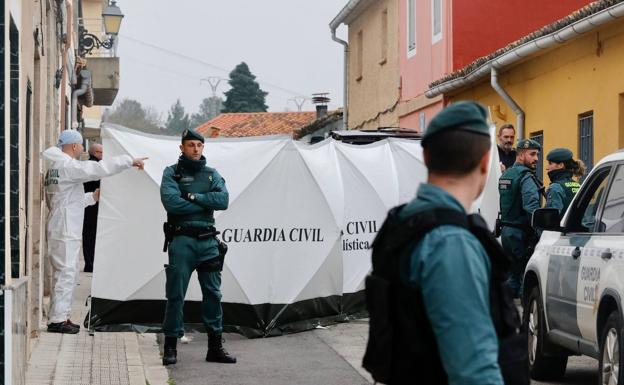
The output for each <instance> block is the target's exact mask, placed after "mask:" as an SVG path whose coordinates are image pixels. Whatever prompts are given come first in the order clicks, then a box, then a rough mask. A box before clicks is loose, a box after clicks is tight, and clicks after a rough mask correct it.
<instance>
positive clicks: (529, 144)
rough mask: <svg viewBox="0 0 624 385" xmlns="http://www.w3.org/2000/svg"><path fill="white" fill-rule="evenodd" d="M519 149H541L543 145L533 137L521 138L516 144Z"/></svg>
mask: <svg viewBox="0 0 624 385" xmlns="http://www.w3.org/2000/svg"><path fill="white" fill-rule="evenodd" d="M516 149H518V150H541V149H542V146H541V145H540V144H539V143H537V142H536V141H534V140H533V139H520V140H519V141H518V145H517V146H516Z"/></svg>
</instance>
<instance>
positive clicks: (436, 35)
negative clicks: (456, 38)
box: [431, 0, 444, 45]
mask: <svg viewBox="0 0 624 385" xmlns="http://www.w3.org/2000/svg"><path fill="white" fill-rule="evenodd" d="M436 1H439V2H440V32H438V33H436V32H435V17H436V14H435V2H436ZM443 15H444V1H443V0H431V44H432V45H433V44H436V43H438V42H440V41H441V40H442V36H443V31H444V24H443V19H444V17H443Z"/></svg>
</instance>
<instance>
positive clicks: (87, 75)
mask: <svg viewBox="0 0 624 385" xmlns="http://www.w3.org/2000/svg"><path fill="white" fill-rule="evenodd" d="M75 76H76V75H74V77H75ZM76 82H77V81H76ZM89 87H91V72H90V71H88V70H84V69H83V70H81V71H80V88H78V89H76V90H74V92H73V93H72V105H71V110H72V128H73V129H77V128H78V108H77V106H78V97H79V96H82V95H84V94H86V93H87V91H89ZM88 104H89V103H86V104H85V105H87V107H91V106H89V105H88ZM91 104H92V103H91Z"/></svg>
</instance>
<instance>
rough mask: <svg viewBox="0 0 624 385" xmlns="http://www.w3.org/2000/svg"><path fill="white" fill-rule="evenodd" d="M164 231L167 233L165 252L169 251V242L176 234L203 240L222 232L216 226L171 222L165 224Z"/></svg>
mask: <svg viewBox="0 0 624 385" xmlns="http://www.w3.org/2000/svg"><path fill="white" fill-rule="evenodd" d="M163 231H164V233H165V244H164V246H163V252H165V251H167V248H168V246H169V243H171V241H172V240H173V237H175V236H179V235H184V236H187V237H193V238H197V239H200V240H203V239H208V238H213V237H216V236H217V235H219V233H220V232H219V231H217V229H215V227H214V226H183V225H174V224H170V223H169V222H165V223H164V224H163Z"/></svg>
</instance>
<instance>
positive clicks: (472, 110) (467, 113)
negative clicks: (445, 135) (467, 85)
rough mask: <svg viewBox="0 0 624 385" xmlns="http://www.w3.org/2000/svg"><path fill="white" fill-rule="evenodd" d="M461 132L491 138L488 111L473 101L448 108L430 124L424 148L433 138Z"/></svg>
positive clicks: (423, 143) (423, 144)
mask: <svg viewBox="0 0 624 385" xmlns="http://www.w3.org/2000/svg"><path fill="white" fill-rule="evenodd" d="M452 130H460V131H467V132H472V133H474V134H479V135H485V136H490V125H489V124H488V122H487V110H486V109H485V107H483V106H482V105H481V104H479V103H476V102H471V101H465V102H457V103H453V104H451V105H450V106H448V107H446V108H445V109H443V110H442V111H440V113H438V114H437V115H436V116H435V117H434V118H433V119H432V120H431V122H429V126H428V127H427V130H426V131H425V134H424V135H423V137H422V142H421V144H422V146H423V147H425V146H426V144H427V141H428V140H429V138H431V137H432V136H434V135H436V134H439V133H441V132H448V131H452Z"/></svg>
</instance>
